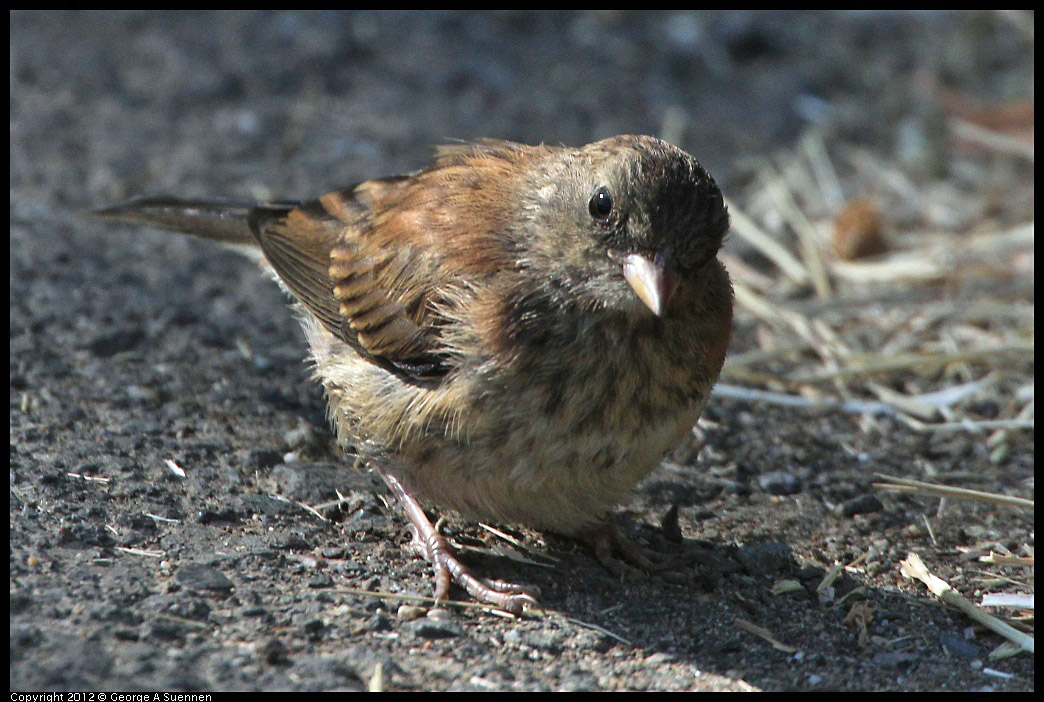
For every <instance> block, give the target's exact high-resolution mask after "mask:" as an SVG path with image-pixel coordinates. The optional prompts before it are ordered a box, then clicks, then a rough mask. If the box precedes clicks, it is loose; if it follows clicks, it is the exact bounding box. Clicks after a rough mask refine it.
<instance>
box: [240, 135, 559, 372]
mask: <svg viewBox="0 0 1044 702" xmlns="http://www.w3.org/2000/svg"><path fill="white" fill-rule="evenodd" d="M526 148H540V147H522V146H520V145H518V144H512V143H510V142H495V141H484V142H482V143H481V144H471V145H459V146H453V147H449V148H444V149H441V150H440V151H439V154H438V157H437V159H436V161H435V162H434V163H433V164H432V165H431V166H429V167H428V168H427V169H425V170H424V171H421V172H418V173H414V174H410V175H408V176H397V177H392V178H383V179H379V180H371V181H366V182H364V183H360V184H358V185H356V186H353V187H351V188H346V189H344V190H340V191H336V192H332V193H329V194H327V195H324V196H323V197H321V198H319V199H318V200H317V201H315V202H312V203H309V204H307V205H302V206H301V207H298V208H296V209H294V210H292V211H290V212H289V213H287V214H285V216H278V217H263V218H261V219H259V220H257V221H255V222H254V228H255V232H256V233H257V237H258V241H259V242H260V244H261V248H262V250H263V251H264V253H265V256H266V258H268V260H269V262H270V263H271V264H272V266H273V268H275V270H276V272H277V273H278V274H279V276H280V278H282V279H283V282H284V283H285V284H286V286H287V288H288V289H289V290H290V292H291V293H293V295H294V296H295V297H297V299H298V300H300V302H301V303H302V304H303V305H304V306H305V307H306V308H307V309H308V310H309V311H310V312H311V313H312V314H313V315H315V317H316V318H317V319H318V320H319V321H320V322H321V323H322V324H323V326H325V327H326V328H327V329H328V330H330V331H331V332H332V333H333V334H335V335H336V336H338V337H339V338H341V339H342V340H344V341H345V342H346V343H348V344H349V345H351V346H352V347H353V348H354V349H355V350H356V351H358V352H359V353H360V354H361V355H363V356H364V357H366V358H368V359H370V360H371V361H373V362H374V363H377V364H378V365H381V366H382V367H384V368H386V369H388V370H389V371H392V372H394V373H395V374H396V375H398V376H399V377H401V378H403V379H405V380H407V381H409V382H413V383H423V384H429V383H431V382H438V380H439V379H441V378H442V377H443V376H445V375H446V374H447V373H448V372H449V370H450V369H451V366H452V361H451V358H450V354H449V351H448V349H447V344H446V343H445V341H444V339H443V334H442V331H443V330H444V329H445V326H446V325H447V324H453V323H454V322H455V321H459V318H457V317H455V315H454V314H453V312H452V311H451V309H452V308H453V307H454V305H455V304H459V302H460V300H461V299H462V297H465V296H462V294H461V291H462V290H467V289H471V288H474V287H476V286H481V285H482V284H483V281H486V280H488V279H489V278H490V277H491V276H495V275H496V274H497V273H498V272H499V271H502V270H504V269H505V268H507V267H509V266H511V265H512V261H513V260H515V258H516V257H515V255H514V253H515V252H514V249H513V248H512V246H511V242H510V238H508V237H504V236H500V235H498V234H500V233H502V232H503V229H502V226H501V224H502V220H503V218H504V217H505V216H506V213H505V209H504V208H505V207H506V206H510V204H511V199H510V198H506V197H502V196H501V193H502V192H505V190H504V188H506V189H507V190H506V192H511V187H512V184H511V182H510V181H511V180H512V178H513V174H515V173H516V172H517V169H515V168H513V165H514V163H513V162H514V161H515V160H516V159H518V158H521V157H523V156H524V149H526ZM450 254H452V255H450Z"/></svg>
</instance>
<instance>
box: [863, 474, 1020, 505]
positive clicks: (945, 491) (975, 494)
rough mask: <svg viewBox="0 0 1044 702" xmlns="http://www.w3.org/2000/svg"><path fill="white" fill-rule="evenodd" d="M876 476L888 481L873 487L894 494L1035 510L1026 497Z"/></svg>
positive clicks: (875, 484) (882, 475)
mask: <svg viewBox="0 0 1044 702" xmlns="http://www.w3.org/2000/svg"><path fill="white" fill-rule="evenodd" d="M876 475H877V477H879V478H881V479H882V480H886V481H888V482H886V483H874V484H873V486H874V487H875V488H877V489H878V490H890V491H892V492H905V493H920V494H924V495H933V496H935V497H954V498H958V499H966V500H977V501H979V502H989V503H992V504H997V505H1008V506H1011V507H1021V508H1023V509H1033V500H1027V499H1026V498H1024V497H1011V496H1010V495H1001V494H998V493H995V492H982V491H980V490H970V489H968V488H958V487H950V486H948V485H936V484H934V483H924V482H921V481H920V480H911V479H909V478H897V477H895V476H892V475H885V474H884V473H877V474H876Z"/></svg>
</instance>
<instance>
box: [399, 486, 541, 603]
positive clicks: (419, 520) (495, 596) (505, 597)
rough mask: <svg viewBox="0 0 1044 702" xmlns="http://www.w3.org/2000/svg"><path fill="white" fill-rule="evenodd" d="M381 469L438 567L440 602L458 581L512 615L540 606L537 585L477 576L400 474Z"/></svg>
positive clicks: (419, 544) (481, 599)
mask: <svg viewBox="0 0 1044 702" xmlns="http://www.w3.org/2000/svg"><path fill="white" fill-rule="evenodd" d="M378 472H379V473H380V475H381V477H382V478H384V482H385V483H387V485H388V487H389V488H391V491H392V492H393V493H394V494H395V497H396V498H397V499H398V500H399V503H400V504H401V505H402V507H403V509H404V510H405V511H406V515H407V516H408V517H409V519H410V528H411V529H412V531H413V541H414V544H416V545H417V547H418V548H419V549H420V551H421V553H423V554H424V558H425V559H426V560H427V561H428V562H429V563H431V565H432V567H433V568H434V570H435V601H436V602H444V601H446V600H447V599H448V598H449V588H450V585H451V584H452V583H457V584H458V585H460V586H461V587H463V588H464V589H465V590H467V592H468V594H469V595H471V596H472V597H473V598H475V599H476V600H478V601H479V602H483V603H485V604H490V605H493V606H494V607H497V608H499V609H503V610H505V611H508V612H511V613H512V614H516V615H517V614H522V613H523V612H524V611H526V610H527V609H536V608H538V607H539V606H540V605H539V603H538V602H537V597H538V596H539V592H538V591H537V589H536V588H534V587H530V586H526V585H519V584H516V583H509V582H505V581H503V580H494V579H491V578H480V577H478V576H476V575H474V574H473V573H472V572H471V570H470V569H468V567H467V566H465V565H464V564H463V563H461V561H460V559H458V558H457V555H456V552H455V549H454V548H453V546H452V544H450V542H449V540H448V539H446V537H444V536H443V535H442V534H440V533H439V532H438V530H437V529H436V528H435V527H434V526H433V525H432V523H431V520H429V519H428V517H427V515H426V514H424V510H423V508H421V506H420V503H419V502H418V501H417V499H416V498H415V497H413V495H411V494H410V493H409V491H408V490H407V489H406V486H405V485H403V484H402V482H401V481H400V480H399V479H398V477H397V476H395V475H394V474H392V473H391V472H389V471H387V470H383V469H378Z"/></svg>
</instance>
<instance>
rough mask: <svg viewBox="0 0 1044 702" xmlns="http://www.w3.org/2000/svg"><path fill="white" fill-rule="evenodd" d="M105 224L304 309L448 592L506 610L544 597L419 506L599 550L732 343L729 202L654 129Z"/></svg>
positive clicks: (160, 204) (606, 547)
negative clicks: (213, 259) (482, 573)
mask: <svg viewBox="0 0 1044 702" xmlns="http://www.w3.org/2000/svg"><path fill="white" fill-rule="evenodd" d="M97 214H99V215H100V216H103V217H107V218H111V219H116V220H122V221H126V222H133V223H138V224H145V225H149V226H153V227H158V228H161V229H169V230H173V231H178V232H185V233H189V234H194V235H197V236H200V237H202V238H204V239H211V240H214V241H218V242H222V243H225V244H229V245H233V246H236V247H238V248H240V249H244V248H248V249H252V250H253V251H254V253H255V254H260V255H259V258H261V260H262V261H263V262H264V264H265V265H266V266H267V267H268V268H269V269H270V271H271V272H272V273H273V274H274V276H275V278H276V279H277V280H278V281H279V283H280V284H281V285H282V286H283V288H284V289H285V290H286V291H287V292H288V293H289V294H290V295H291V296H292V297H293V299H294V301H295V304H294V308H295V310H296V311H297V313H298V315H299V317H300V321H301V324H302V325H303V326H304V329H305V332H306V335H307V337H308V343H309V346H310V347H311V357H312V360H313V361H314V363H315V376H316V377H317V378H318V379H319V380H320V381H321V382H322V384H323V386H324V388H325V389H326V394H327V396H328V398H329V414H330V418H331V420H332V422H333V426H334V428H335V429H336V432H337V436H338V438H339V440H340V441H341V442H342V443H343V444H344V445H346V446H351V447H353V448H354V450H355V451H357V452H359V453H360V454H361V455H362V456H363V457H365V458H366V459H367V460H368V462H369V463H370V465H372V466H373V467H374V468H375V469H376V470H377V471H379V472H380V474H381V475H382V476H383V478H384V479H385V481H386V482H387V483H388V485H389V487H390V488H391V490H392V491H393V492H394V493H395V495H396V497H397V498H398V499H399V501H400V502H401V503H402V505H403V507H404V508H405V510H406V512H407V513H408V515H409V519H410V521H411V523H412V525H413V527H414V529H415V533H416V535H417V540H418V542H419V544H420V545H421V546H422V549H423V551H424V553H425V555H426V557H427V558H428V560H429V561H431V562H432V564H433V566H434V568H435V573H436V590H435V591H436V597H437V598H439V599H442V598H445V597H446V596H447V594H448V589H449V586H450V582H451V581H455V582H457V583H459V584H461V585H462V586H464V587H465V588H466V589H467V591H468V592H469V593H471V595H472V596H473V597H475V598H476V599H478V600H481V601H484V602H488V603H491V604H493V605H495V606H498V607H502V608H504V609H506V610H510V611H512V612H519V611H521V610H522V609H524V608H526V607H528V606H530V605H532V604H534V603H535V600H534V597H533V593H532V592H531V591H530V590H529V589H527V588H526V587H524V586H519V585H514V584H510V583H504V582H500V581H492V580H485V579H481V578H478V577H476V576H474V575H472V573H471V572H469V570H468V569H467V567H466V566H465V565H464V564H463V563H462V562H461V561H460V560H458V558H457V557H456V554H455V553H454V552H453V549H452V548H451V546H450V544H449V543H448V542H447V541H446V539H445V538H444V537H442V536H441V535H440V534H439V533H438V532H437V531H436V530H435V528H434V527H433V526H432V524H431V522H430V521H429V520H428V518H427V517H426V516H425V514H424V511H423V510H422V508H421V505H420V503H419V502H418V500H423V501H425V502H428V503H430V504H432V505H434V506H437V507H440V508H448V509H453V510H457V511H458V512H460V513H462V514H463V515H465V516H467V517H470V518H474V519H481V520H486V521H494V522H508V523H511V522H515V523H520V524H524V525H528V526H531V527H535V528H538V529H546V530H552V531H555V532H559V533H562V534H565V535H573V536H579V537H584V538H588V539H590V540H592V541H593V542H594V543H595V546H596V552H597V553H598V554H599V556H600V557H611V554H612V552H613V550H614V549H615V550H617V551H621V544H622V543H623V542H622V541H621V540H620V535H619V533H618V532H616V531H615V530H614V529H613V527H612V523H611V521H610V519H609V515H610V512H611V510H612V508H613V507H614V506H615V505H616V504H617V503H618V502H620V501H621V500H622V499H623V498H624V497H626V495H627V494H628V492H629V491H630V489H631V488H632V487H633V486H634V485H635V483H636V482H638V480H640V479H641V478H642V477H643V476H645V475H646V474H648V473H649V472H650V471H651V470H652V469H653V468H655V467H656V466H657V465H658V464H659V463H660V461H661V460H662V458H663V457H664V455H665V454H666V453H667V452H669V451H670V450H671V449H672V448H674V447H675V446H676V445H677V444H678V443H680V442H681V441H682V439H684V438H685V437H686V436H687V435H688V434H689V432H690V430H691V428H692V426H693V424H694V423H695V422H696V419H697V418H698V417H699V415H700V412H701V410H702V409H703V407H704V405H705V404H706V402H707V398H708V397H709V395H710V392H711V387H712V386H713V384H714V382H715V381H716V380H717V378H718V373H719V371H720V369H721V366H722V362H723V361H724V358H725V348H726V345H727V343H728V340H729V334H730V329H731V320H732V289H731V286H730V283H729V278H728V275H727V274H726V272H725V269H724V268H723V267H722V265H721V264H720V263H719V262H718V260H717V259H716V255H717V252H718V249H719V248H720V246H721V243H722V238H723V237H724V235H725V232H726V230H727V229H728V215H727V214H726V211H725V206H724V204H723V201H722V196H721V192H720V191H719V189H718V186H717V185H716V184H715V183H714V180H713V179H712V178H711V177H710V175H708V174H707V172H706V171H705V170H704V169H703V168H702V167H701V166H700V164H699V163H697V162H696V160H695V159H694V158H692V156H690V155H688V154H687V153H685V152H684V151H681V150H680V149H678V148H676V147H674V146H671V145H670V144H668V143H666V142H663V141H661V140H659V139H655V138H652V137H647V136H618V137H613V138H611V139H606V140H604V141H599V142H596V143H593V144H588V145H587V146H584V147H581V148H567V147H554V146H544V145H541V146H525V145H521V144H515V143H510V142H505V141H495V140H485V141H479V142H476V143H470V144H462V145H454V146H447V147H442V148H440V149H439V150H438V154H437V157H436V159H435V160H434V162H433V163H432V164H431V165H429V166H428V167H426V168H425V169H423V170H421V171H417V172H415V173H411V174H409V175H403V176H395V177H390V178H381V179H377V180H369V181H365V182H363V183H360V184H358V185H354V186H352V187H348V188H345V189H344V190H340V191H337V192H332V193H330V194H328V195H324V196H323V197H320V198H319V199H318V200H315V201H313V202H308V203H304V204H300V203H278V204H244V205H234V204H227V203H217V202H200V201H187V200H176V199H169V198H160V199H145V200H136V201H132V202H129V203H127V204H125V205H121V206H118V207H114V208H111V209H106V210H102V211H100V212H98V213H97ZM622 553H623V555H624V556H627V555H629V554H633V553H634V552H633V551H632V550H630V549H628V548H623V549H622ZM641 559H642V557H641V556H640V554H639V555H638V560H639V561H641Z"/></svg>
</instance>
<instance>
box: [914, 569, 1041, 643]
mask: <svg viewBox="0 0 1044 702" xmlns="http://www.w3.org/2000/svg"><path fill="white" fill-rule="evenodd" d="M899 572H900V573H902V574H903V577H906V578H913V579H917V580H920V581H921V582H922V583H924V584H925V585H927V586H928V589H929V590H931V591H932V594H934V595H935V596H936V597H938V598H939V599H941V600H942V601H943V602H945V603H946V604H948V605H950V606H951V607H954V608H956V609H959V610H961V611H962V612H964V614H966V615H967V616H968V617H969V618H971V619H973V620H974V621H976V622H978V623H980V624H982V625H983V626H985V627H987V628H988V629H990V630H991V631H994V632H996V633H997V634H1000V635H1001V636H1003V637H1004V638H1006V639H1008V640H1009V641H1011V642H1013V643H1015V644H1016V645H1018V646H1019V648H1021V649H1022V650H1023V651H1026V652H1027V653H1033V637H1032V636H1029V635H1027V634H1024V633H1022V632H1021V631H1019V630H1018V629H1016V628H1015V627H1013V626H1011V625H1010V624H1006V623H1004V622H1002V621H1001V620H1000V619H997V618H996V617H994V616H993V615H991V614H987V613H986V612H984V611H982V610H981V609H979V608H978V607H976V606H975V605H974V604H973V603H971V602H969V601H968V600H967V599H965V597H964V596H963V595H961V594H960V593H959V592H957V591H956V590H954V589H953V588H952V587H950V585H949V584H948V583H947V582H946V581H945V580H943V579H942V578H940V577H938V576H937V575H933V574H932V573H931V572H929V570H928V568H927V567H926V566H925V565H924V561H922V560H921V558H920V557H919V556H918V555H917V554H916V553H912V552H911V553H910V554H909V555H907V557H906V559H905V560H904V561H903V562H902V564H901V565H900V568H899Z"/></svg>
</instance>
